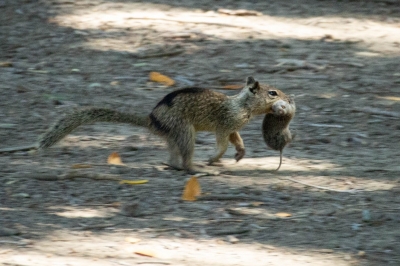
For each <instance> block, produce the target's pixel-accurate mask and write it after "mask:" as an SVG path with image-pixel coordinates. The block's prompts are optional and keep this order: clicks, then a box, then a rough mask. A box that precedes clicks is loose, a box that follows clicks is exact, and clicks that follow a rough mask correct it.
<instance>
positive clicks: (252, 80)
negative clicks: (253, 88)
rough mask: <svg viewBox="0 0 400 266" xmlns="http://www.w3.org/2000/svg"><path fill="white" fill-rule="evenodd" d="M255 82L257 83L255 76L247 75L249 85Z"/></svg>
mask: <svg viewBox="0 0 400 266" xmlns="http://www.w3.org/2000/svg"><path fill="white" fill-rule="evenodd" d="M254 83H256V80H255V79H254V78H253V77H251V76H250V77H247V79H246V85H247V86H248V85H251V84H254Z"/></svg>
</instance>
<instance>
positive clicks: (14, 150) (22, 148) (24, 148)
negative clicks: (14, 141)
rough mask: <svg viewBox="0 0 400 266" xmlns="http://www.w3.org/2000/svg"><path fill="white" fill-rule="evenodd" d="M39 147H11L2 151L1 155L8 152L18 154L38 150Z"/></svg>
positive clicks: (0, 150) (0, 151)
mask: <svg viewBox="0 0 400 266" xmlns="http://www.w3.org/2000/svg"><path fill="white" fill-rule="evenodd" d="M37 148H38V147H37V146H36V145H35V144H30V145H25V146H17V147H9V148H4V149H0V153H8V152H16V151H30V150H37Z"/></svg>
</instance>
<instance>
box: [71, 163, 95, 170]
mask: <svg viewBox="0 0 400 266" xmlns="http://www.w3.org/2000/svg"><path fill="white" fill-rule="evenodd" d="M92 167H93V166H91V165H90V164H84V163H76V164H73V165H71V168H72V169H84V168H92Z"/></svg>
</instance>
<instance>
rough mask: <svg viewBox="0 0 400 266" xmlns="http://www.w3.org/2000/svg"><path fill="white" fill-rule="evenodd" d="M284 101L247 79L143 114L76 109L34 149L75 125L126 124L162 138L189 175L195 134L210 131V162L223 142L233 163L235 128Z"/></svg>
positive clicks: (185, 95) (173, 98) (179, 94)
mask: <svg viewBox="0 0 400 266" xmlns="http://www.w3.org/2000/svg"><path fill="white" fill-rule="evenodd" d="M286 98H287V96H286V95H285V94H284V93H283V92H281V91H280V90H277V89H276V88H273V87H270V86H268V85H261V84H259V82H258V81H256V80H254V78H253V77H248V78H247V80H246V85H245V87H244V88H243V89H242V91H241V92H240V93H238V94H236V95H234V96H227V95H225V94H223V93H219V92H216V91H212V90H209V89H201V88H185V89H180V90H177V91H173V92H171V93H169V94H167V95H166V96H165V97H164V98H163V99H162V100H161V101H160V102H159V103H158V104H157V105H156V106H155V107H154V109H153V111H152V112H151V113H150V115H147V116H146V115H143V116H142V115H137V114H131V113H122V112H118V111H115V110H110V109H105V108H90V109H84V110H79V111H76V112H74V113H72V114H70V115H67V116H66V117H64V118H62V119H61V120H59V121H58V122H56V124H55V125H54V126H53V127H52V128H50V129H49V131H47V132H46V133H45V134H44V135H43V136H42V137H41V138H40V139H39V147H38V148H39V149H41V148H47V147H50V146H51V145H53V144H55V143H56V142H58V141H59V140H61V139H62V138H63V137H65V136H66V135H68V134H69V133H70V132H72V131H73V130H74V129H75V128H77V127H78V126H80V125H84V124H89V123H92V122H115V123H129V124H132V125H135V126H143V127H146V128H149V129H150V131H151V132H152V133H154V134H156V135H158V136H161V137H163V138H164V139H165V140H166V141H167V144H168V149H169V152H170V159H169V165H170V166H172V167H174V168H177V169H182V168H183V169H184V170H186V171H187V172H189V173H193V172H194V170H193V166H192V157H193V151H194V144H195V135H196V132H197V131H209V132H215V135H216V140H217V152H216V154H215V155H214V156H212V157H211V158H210V159H209V161H208V162H209V163H210V164H212V163H214V162H217V161H218V160H219V159H220V158H221V156H222V155H223V154H224V153H225V151H226V149H227V147H228V144H229V142H231V143H232V144H233V145H234V146H235V148H236V151H237V153H236V155H235V159H236V161H239V160H240V159H242V158H243V156H244V154H245V148H244V144H243V140H242V138H241V137H240V135H239V132H238V130H240V129H241V128H242V127H243V126H244V125H246V124H247V123H248V122H249V120H250V119H251V118H252V117H253V116H255V115H260V114H266V113H269V112H271V107H272V105H273V104H274V103H275V102H276V101H278V100H279V99H282V100H283V101H284V99H286ZM181 160H182V161H181ZM180 166H182V167H180Z"/></svg>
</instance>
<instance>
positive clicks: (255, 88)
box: [249, 81, 260, 94]
mask: <svg viewBox="0 0 400 266" xmlns="http://www.w3.org/2000/svg"><path fill="white" fill-rule="evenodd" d="M249 90H250V91H251V92H252V93H253V94H256V93H257V92H258V91H259V90H260V84H259V83H258V81H256V82H254V83H253V84H251V85H250V87H249Z"/></svg>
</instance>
